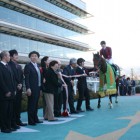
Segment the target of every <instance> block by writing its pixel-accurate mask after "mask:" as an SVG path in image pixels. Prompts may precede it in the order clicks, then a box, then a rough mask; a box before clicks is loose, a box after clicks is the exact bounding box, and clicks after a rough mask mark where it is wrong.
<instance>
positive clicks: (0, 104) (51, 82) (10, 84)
mask: <svg viewBox="0 0 140 140" xmlns="http://www.w3.org/2000/svg"><path fill="white" fill-rule="evenodd" d="M28 56H29V59H30V62H29V63H28V64H26V65H25V67H24V70H23V69H22V67H21V65H20V64H18V52H17V50H10V51H9V52H8V51H2V52H1V54H0V57H1V61H0V129H1V132H3V133H11V132H12V131H16V130H17V129H20V126H26V125H27V123H23V122H22V121H21V117H20V112H21V101H22V91H23V79H24V81H25V87H26V95H27V98H28V101H27V102H28V105H27V115H28V125H32V126H34V125H36V124H37V123H43V121H42V120H39V118H38V115H37V112H38V101H39V98H40V97H41V98H42V99H43V100H42V101H43V117H44V120H48V121H50V122H51V121H57V120H58V119H56V117H60V116H61V115H65V113H63V111H64V112H66V111H68V113H71V114H77V113H80V112H84V111H85V110H83V109H82V108H81V106H82V101H83V98H84V97H85V106H86V111H93V110H94V109H93V108H91V106H90V96H89V91H88V87H87V81H86V76H87V75H88V73H89V72H90V71H93V70H95V69H94V68H93V69H86V68H85V67H84V62H85V60H84V59H83V58H79V59H77V60H76V59H75V58H72V59H70V61H69V65H67V66H65V67H64V69H63V70H62V69H61V62H60V61H59V60H49V57H47V56H45V57H43V58H42V59H41V65H40V66H39V65H38V59H39V57H40V55H39V53H38V52H36V51H32V52H30V53H29V55H28ZM74 78H77V79H78V90H79V98H78V101H77V106H76V107H75V106H74V94H73V86H74ZM68 105H69V107H68Z"/></svg>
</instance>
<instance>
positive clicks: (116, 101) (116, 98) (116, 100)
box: [115, 93, 118, 104]
mask: <svg viewBox="0 0 140 140" xmlns="http://www.w3.org/2000/svg"><path fill="white" fill-rule="evenodd" d="M115 103H116V104H117V103H118V93H116V95H115Z"/></svg>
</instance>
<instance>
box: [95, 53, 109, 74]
mask: <svg viewBox="0 0 140 140" xmlns="http://www.w3.org/2000/svg"><path fill="white" fill-rule="evenodd" d="M93 62H94V65H95V63H96V65H97V67H99V69H100V70H101V71H102V72H103V73H106V71H107V63H106V61H105V59H104V58H103V57H101V56H100V55H99V53H97V54H93Z"/></svg>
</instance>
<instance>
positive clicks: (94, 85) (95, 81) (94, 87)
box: [73, 77, 99, 95]
mask: <svg viewBox="0 0 140 140" xmlns="http://www.w3.org/2000/svg"><path fill="white" fill-rule="evenodd" d="M77 81H78V80H77V79H74V87H73V89H74V94H75V95H76V94H77ZM87 86H88V89H89V90H91V91H93V92H94V93H96V92H97V91H98V90H99V78H93V77H87Z"/></svg>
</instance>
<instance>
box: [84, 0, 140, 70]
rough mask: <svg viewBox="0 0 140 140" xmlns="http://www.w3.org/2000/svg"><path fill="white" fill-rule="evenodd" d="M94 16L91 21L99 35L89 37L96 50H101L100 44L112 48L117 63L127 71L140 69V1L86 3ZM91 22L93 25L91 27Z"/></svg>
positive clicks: (92, 1)
mask: <svg viewBox="0 0 140 140" xmlns="http://www.w3.org/2000/svg"><path fill="white" fill-rule="evenodd" d="M83 1H85V2H86V3H87V10H88V11H90V12H91V13H92V14H93V15H94V17H93V18H92V19H88V21H90V22H87V23H88V25H89V26H90V29H92V30H93V31H94V32H95V34H94V35H92V36H89V37H88V39H89V41H90V42H92V43H91V44H92V47H93V48H94V49H96V50H100V49H101V47H100V41H101V40H105V41H106V43H107V46H110V47H112V51H113V60H114V62H115V63H116V64H118V65H120V66H121V67H123V68H125V69H126V68H128V69H129V70H130V68H134V70H135V67H136V68H140V62H139V61H140V51H139V48H140V8H139V7H140V1H139V0H83ZM89 23H91V24H89Z"/></svg>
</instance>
